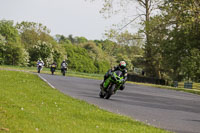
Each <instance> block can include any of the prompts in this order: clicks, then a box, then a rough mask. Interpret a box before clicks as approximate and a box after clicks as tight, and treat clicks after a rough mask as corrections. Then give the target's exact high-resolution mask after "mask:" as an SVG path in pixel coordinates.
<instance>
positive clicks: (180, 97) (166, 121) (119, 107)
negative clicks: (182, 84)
mask: <svg viewBox="0 0 200 133" xmlns="http://www.w3.org/2000/svg"><path fill="white" fill-rule="evenodd" d="M39 75H40V76H41V77H42V78H43V79H45V80H47V81H48V82H49V83H50V84H51V85H53V86H54V87H55V88H57V89H58V90H60V91H61V92H62V93H65V94H67V95H69V96H72V97H75V98H77V99H81V100H85V101H87V102H88V103H91V104H95V105H97V106H99V107H100V108H103V109H106V110H108V111H111V112H114V113H119V114H122V115H127V116H130V117H132V118H134V119H136V120H139V121H142V122H145V123H146V124H150V125H153V126H156V127H159V128H163V129H166V130H170V131H173V132H177V133H200V96H199V95H195V94H190V93H185V92H178V91H173V90H165V89H159V88H154V87H147V86H141V85H134V84H126V88H125V90H124V91H118V92H117V93H116V94H115V95H113V96H111V98H110V99H109V100H106V99H101V98H99V96H98V94H99V91H100V89H99V84H100V83H101V81H100V80H93V79H85V78H77V77H63V76H57V75H50V74H39Z"/></svg>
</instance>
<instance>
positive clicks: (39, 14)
mask: <svg viewBox="0 0 200 133" xmlns="http://www.w3.org/2000/svg"><path fill="white" fill-rule="evenodd" d="M101 7H102V2H101V0H96V2H92V3H91V2H88V1H87V2H86V1H84V0H0V20H2V19H6V20H14V22H15V23H16V22H21V21H29V22H37V23H42V24H43V25H45V26H47V27H48V28H49V29H50V30H51V35H55V34H63V35H65V36H68V35H69V34H72V35H73V36H84V37H86V38H87V39H91V40H94V39H99V40H100V39H103V36H102V35H103V33H104V31H105V30H106V29H109V28H111V25H112V24H113V23H118V22H119V19H116V18H112V19H107V20H106V19H104V18H103V15H102V14H100V13H99V10H100V9H101Z"/></svg>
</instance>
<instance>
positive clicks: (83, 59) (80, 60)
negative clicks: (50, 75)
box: [65, 44, 97, 73]
mask: <svg viewBox="0 0 200 133" xmlns="http://www.w3.org/2000/svg"><path fill="white" fill-rule="evenodd" d="M65 50H66V52H67V60H68V61H67V62H68V67H69V68H70V69H72V70H75V71H79V72H87V73H95V72H97V68H96V66H95V65H94V61H93V60H92V58H90V56H89V55H88V52H87V50H85V49H84V48H81V47H80V46H75V45H72V44H68V45H65Z"/></svg>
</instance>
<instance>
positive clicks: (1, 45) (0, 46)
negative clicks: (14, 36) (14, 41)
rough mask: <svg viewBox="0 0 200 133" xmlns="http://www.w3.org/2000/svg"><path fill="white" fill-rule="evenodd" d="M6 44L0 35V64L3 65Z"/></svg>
mask: <svg viewBox="0 0 200 133" xmlns="http://www.w3.org/2000/svg"><path fill="white" fill-rule="evenodd" d="M5 44H6V40H5V38H4V37H3V36H2V35H1V34H0V64H3V63H4V59H5V50H6V49H5V46H6V45H5Z"/></svg>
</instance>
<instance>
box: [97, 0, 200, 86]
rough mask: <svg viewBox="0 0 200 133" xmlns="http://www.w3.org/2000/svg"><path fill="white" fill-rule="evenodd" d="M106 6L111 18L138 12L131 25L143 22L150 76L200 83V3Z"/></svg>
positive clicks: (144, 1) (143, 0) (154, 0)
mask: <svg viewBox="0 0 200 133" xmlns="http://www.w3.org/2000/svg"><path fill="white" fill-rule="evenodd" d="M103 2H104V3H103V8H102V10H101V12H102V13H103V14H104V15H107V16H108V17H110V16H112V15H113V14H114V15H115V14H116V13H124V11H125V13H126V12H128V10H129V9H134V8H135V9H138V10H137V11H136V12H138V14H137V16H136V17H135V16H134V17H128V20H129V23H128V24H130V23H131V22H133V21H134V20H135V19H137V18H141V19H140V24H141V25H142V26H143V28H141V29H140V31H139V32H140V33H143V34H144V36H145V44H144V46H143V50H144V54H143V58H142V62H141V63H142V66H143V68H144V70H145V71H146V74H147V76H149V77H156V78H162V79H167V80H176V81H182V80H192V81H196V82H200V1H199V0H116V1H113V0H107V1H103ZM136 3H138V5H139V6H138V7H136V6H135V4H136ZM124 16H125V15H124ZM129 16H131V15H130V14H129ZM130 20H131V21H130ZM112 33H113V32H112Z"/></svg>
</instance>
